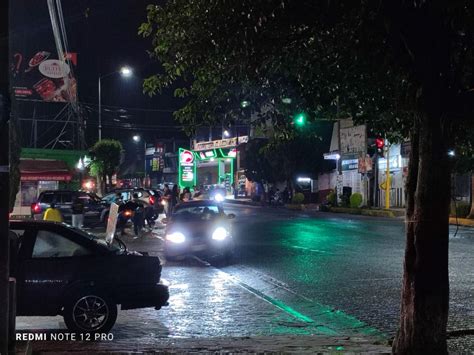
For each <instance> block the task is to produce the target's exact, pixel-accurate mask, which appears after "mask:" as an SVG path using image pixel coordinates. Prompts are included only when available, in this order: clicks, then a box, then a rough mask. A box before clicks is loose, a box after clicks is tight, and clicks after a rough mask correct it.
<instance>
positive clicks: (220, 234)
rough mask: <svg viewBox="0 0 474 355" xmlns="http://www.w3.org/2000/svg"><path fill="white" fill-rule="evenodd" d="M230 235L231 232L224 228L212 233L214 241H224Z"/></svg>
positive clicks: (218, 228)
mask: <svg viewBox="0 0 474 355" xmlns="http://www.w3.org/2000/svg"><path fill="white" fill-rule="evenodd" d="M228 235H229V232H228V231H227V229H225V228H224V227H217V228H216V230H215V231H214V233H212V239H214V240H224V239H225V238H227V236H228Z"/></svg>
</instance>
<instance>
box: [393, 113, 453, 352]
mask: <svg viewBox="0 0 474 355" xmlns="http://www.w3.org/2000/svg"><path fill="white" fill-rule="evenodd" d="M433 116H435V115H433V114H431V117H430V114H427V115H426V116H424V117H422V118H421V119H420V121H419V123H418V124H416V125H415V129H414V132H413V135H412V151H411V155H410V162H409V175H408V181H407V209H406V249H405V260H404V272H403V284H402V297H401V312H400V325H399V330H398V333H397V336H396V338H395V341H394V343H393V349H392V350H393V352H394V353H397V354H446V353H447V344H446V326H447V320H448V306H449V279H448V237H449V222H448V221H449V203H450V191H451V189H450V185H451V179H450V177H451V167H450V164H449V160H448V157H447V149H446V146H447V141H446V138H447V137H445V136H443V129H442V124H441V119H440V117H439V115H438V117H436V116H435V117H433Z"/></svg>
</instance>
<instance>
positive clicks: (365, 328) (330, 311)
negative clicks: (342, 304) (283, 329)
mask: <svg viewBox="0 0 474 355" xmlns="http://www.w3.org/2000/svg"><path fill="white" fill-rule="evenodd" d="M243 268H246V267H245V266H243ZM216 269H217V271H218V272H219V273H220V274H221V276H222V277H223V278H224V279H227V280H229V281H231V282H233V283H235V284H237V285H239V286H240V287H242V288H243V289H245V290H247V291H248V292H250V293H252V294H253V295H254V296H256V297H258V298H260V299H262V300H264V301H266V302H268V303H270V304H272V305H273V306H275V307H277V308H279V309H281V310H282V311H284V312H285V313H287V314H289V315H291V316H293V317H294V318H296V319H298V320H300V321H302V322H305V323H308V324H312V325H314V326H315V327H316V328H317V329H318V330H319V331H321V332H322V333H323V334H326V335H340V332H341V331H346V330H353V331H358V332H360V333H362V334H364V335H372V336H379V337H384V338H386V335H385V334H383V333H382V332H380V331H379V330H377V329H375V328H372V327H370V326H369V325H368V324H366V323H364V322H362V321H360V320H359V319H357V318H355V317H353V316H351V315H349V314H346V313H345V312H343V311H341V310H336V309H334V308H332V307H328V306H324V305H322V304H320V303H318V302H315V301H313V300H311V299H309V298H306V297H304V296H302V298H305V299H308V303H310V304H311V306H312V307H317V308H319V311H318V312H317V314H316V316H318V317H321V318H322V319H323V322H317V321H315V320H314V319H312V318H311V317H308V316H306V315H304V314H302V313H300V312H298V311H297V310H296V309H294V308H292V307H291V306H289V305H287V304H285V303H284V302H282V301H280V300H278V299H276V298H273V297H271V296H268V295H266V294H265V293H263V292H261V291H259V290H257V289H256V288H254V287H252V286H250V285H248V284H247V283H245V282H243V281H241V280H240V279H239V278H238V277H237V276H234V275H231V274H229V273H227V272H224V271H222V270H220V269H218V268H216ZM257 274H258V273H257ZM270 278H271V279H273V278H272V277H270ZM274 280H276V279H274ZM263 281H264V282H265V280H263ZM276 282H280V281H278V280H276ZM280 283H281V284H283V285H284V283H283V282H280ZM272 284H273V285H274V286H277V287H279V288H282V289H284V290H285V291H287V292H288V291H289V292H291V293H292V294H295V292H294V291H292V290H289V289H288V288H287V287H280V286H278V284H277V283H272ZM288 287H289V286H288ZM296 295H298V294H296ZM298 296H299V295H298ZM300 297H301V296H300ZM321 323H325V324H328V325H329V326H325V325H322V324H321ZM332 324H334V325H336V326H337V329H334V328H330V326H332Z"/></svg>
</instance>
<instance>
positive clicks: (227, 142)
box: [194, 136, 249, 151]
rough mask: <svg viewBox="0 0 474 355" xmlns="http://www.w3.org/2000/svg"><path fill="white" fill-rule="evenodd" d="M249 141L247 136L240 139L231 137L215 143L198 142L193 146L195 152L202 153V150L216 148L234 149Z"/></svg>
mask: <svg viewBox="0 0 474 355" xmlns="http://www.w3.org/2000/svg"><path fill="white" fill-rule="evenodd" d="M248 140H249V137H248V136H242V137H233V138H227V139H220V140H217V141H210V142H199V143H196V144H195V145H194V150H195V151H202V150H212V149H217V148H232V147H236V146H238V145H239V144H242V143H247V142H248Z"/></svg>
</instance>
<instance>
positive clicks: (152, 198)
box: [149, 196, 155, 205]
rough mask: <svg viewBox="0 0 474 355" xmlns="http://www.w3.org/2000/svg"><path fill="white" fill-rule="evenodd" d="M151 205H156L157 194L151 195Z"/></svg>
mask: <svg viewBox="0 0 474 355" xmlns="http://www.w3.org/2000/svg"><path fill="white" fill-rule="evenodd" d="M149 201H150V205H154V204H155V196H150V199H149Z"/></svg>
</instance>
